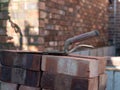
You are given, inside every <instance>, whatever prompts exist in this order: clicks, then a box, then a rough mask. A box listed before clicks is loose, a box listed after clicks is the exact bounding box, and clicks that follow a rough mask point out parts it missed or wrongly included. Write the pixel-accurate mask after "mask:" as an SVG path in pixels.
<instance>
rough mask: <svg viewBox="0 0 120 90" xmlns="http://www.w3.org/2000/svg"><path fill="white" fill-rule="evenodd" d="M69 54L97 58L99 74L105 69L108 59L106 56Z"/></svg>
mask: <svg viewBox="0 0 120 90" xmlns="http://www.w3.org/2000/svg"><path fill="white" fill-rule="evenodd" d="M69 56H72V57H78V58H89V59H95V60H98V61H99V65H98V72H99V74H103V73H104V72H105V71H106V65H107V59H108V58H106V57H95V56H82V55H77V54H76V55H75V54H69Z"/></svg>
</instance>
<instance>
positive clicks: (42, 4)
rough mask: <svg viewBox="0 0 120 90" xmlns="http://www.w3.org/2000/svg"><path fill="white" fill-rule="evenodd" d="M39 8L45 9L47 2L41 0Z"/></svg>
mask: <svg viewBox="0 0 120 90" xmlns="http://www.w3.org/2000/svg"><path fill="white" fill-rule="evenodd" d="M39 8H40V9H42V10H45V9H46V4H45V2H39Z"/></svg>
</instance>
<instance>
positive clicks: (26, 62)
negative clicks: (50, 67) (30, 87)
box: [1, 50, 41, 71]
mask: <svg viewBox="0 0 120 90" xmlns="http://www.w3.org/2000/svg"><path fill="white" fill-rule="evenodd" d="M1 63H2V64H3V65H7V66H11V67H20V68H24V69H29V70H35V71H40V65H41V55H40V54H32V53H27V52H20V51H14V50H13V51H2V59H1Z"/></svg>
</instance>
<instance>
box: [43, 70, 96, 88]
mask: <svg viewBox="0 0 120 90" xmlns="http://www.w3.org/2000/svg"><path fill="white" fill-rule="evenodd" d="M41 87H42V88H44V89H45V90H46V89H48V90H76V89H78V90H98V78H97V77H94V78H91V79H87V78H78V77H74V76H69V75H63V74H53V73H48V72H43V76H42V79H41Z"/></svg>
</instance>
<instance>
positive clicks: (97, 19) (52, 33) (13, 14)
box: [0, 0, 108, 51]
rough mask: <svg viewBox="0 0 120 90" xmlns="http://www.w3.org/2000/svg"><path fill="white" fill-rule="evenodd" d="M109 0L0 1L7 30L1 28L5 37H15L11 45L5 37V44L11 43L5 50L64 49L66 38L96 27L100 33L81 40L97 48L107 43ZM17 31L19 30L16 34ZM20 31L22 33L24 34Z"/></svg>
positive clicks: (0, 20) (0, 14)
mask: <svg viewBox="0 0 120 90" xmlns="http://www.w3.org/2000/svg"><path fill="white" fill-rule="evenodd" d="M107 1H108V0H92V1H89V0H86V1H85V0H49V2H48V1H47V0H40V1H38V0H34V1H32V0H30V1H20V0H11V1H10V2H9V1H8V0H5V1H0V11H1V12H0V27H1V28H2V27H4V31H5V32H3V30H2V29H0V31H1V32H2V33H3V34H7V35H6V36H12V37H13V39H12V44H13V45H12V46H10V45H11V44H9V43H8V42H7V41H8V40H4V43H5V44H7V45H8V47H5V49H23V50H29V51H38V50H48V49H50V48H51V49H57V50H63V45H64V42H65V40H66V39H67V38H69V37H72V36H75V35H78V34H82V33H85V32H88V31H92V30H94V29H97V30H99V32H100V36H99V37H98V38H93V39H90V40H85V41H82V42H81V44H82V43H85V44H91V43H92V45H94V46H96V47H99V46H105V45H108V43H107V41H108V35H107V26H108V24H107V21H108V13H107V6H108V2H107ZM8 12H9V16H10V18H11V20H12V21H13V22H14V23H16V24H17V26H18V27H17V29H16V27H11V24H10V22H9V21H8V20H7V19H8ZM15 30H17V31H16V32H17V33H16V32H15ZM11 32H12V33H11ZM20 33H22V36H21V35H20ZM1 36H2V35H1V34H0V37H1ZM21 37H22V38H21ZM23 38H24V39H23ZM24 40H25V41H24ZM0 42H3V41H2V40H1V41H0ZM0 45H1V47H3V46H4V44H3V43H2V44H0ZM20 47H22V48H20ZM32 47H34V48H32Z"/></svg>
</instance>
